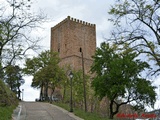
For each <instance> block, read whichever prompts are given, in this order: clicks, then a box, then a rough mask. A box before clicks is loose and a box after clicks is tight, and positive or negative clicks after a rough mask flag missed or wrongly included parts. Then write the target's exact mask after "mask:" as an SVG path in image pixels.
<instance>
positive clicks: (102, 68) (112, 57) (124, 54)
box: [91, 43, 156, 117]
mask: <svg viewBox="0 0 160 120" xmlns="http://www.w3.org/2000/svg"><path fill="white" fill-rule="evenodd" d="M137 56H138V54H137V53H136V52H134V51H133V50H132V49H131V48H129V47H128V45H126V44H125V45H123V46H118V45H116V44H112V45H110V44H108V43H102V44H101V47H100V48H97V50H96V53H95V55H94V56H93V59H94V62H93V65H92V67H91V71H92V72H93V73H96V76H95V78H94V80H93V81H92V86H93V87H94V89H95V92H96V94H97V95H98V96H99V97H100V98H101V99H102V98H103V97H105V96H107V97H108V98H109V99H110V101H111V102H110V105H111V106H112V109H110V112H111V113H110V114H111V115H114V114H116V113H117V112H118V109H119V106H121V105H123V104H127V103H132V101H134V102H136V104H135V105H133V104H132V105H133V106H139V107H141V108H144V106H145V105H151V106H153V104H154V102H155V100H156V98H155V96H156V93H155V91H154V89H155V87H153V86H152V83H151V81H149V80H146V79H144V78H142V77H141V72H143V71H144V70H145V69H146V68H149V65H148V64H147V63H146V62H142V61H140V60H139V59H136V57H137ZM144 86H145V88H144ZM122 99H123V100H122ZM119 100H120V101H121V102H119ZM114 103H115V105H116V107H117V109H116V110H115V111H113V105H114ZM112 117H113V116H112Z"/></svg>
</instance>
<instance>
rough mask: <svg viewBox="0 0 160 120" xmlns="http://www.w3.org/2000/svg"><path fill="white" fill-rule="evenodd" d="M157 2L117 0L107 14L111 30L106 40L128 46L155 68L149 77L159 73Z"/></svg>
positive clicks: (159, 44)
mask: <svg viewBox="0 0 160 120" xmlns="http://www.w3.org/2000/svg"><path fill="white" fill-rule="evenodd" d="M159 11H160V0H118V1H117V2H116V3H115V5H113V6H112V8H111V9H110V11H109V14H110V15H112V18H111V19H110V21H112V22H113V23H114V30H113V31H112V36H111V38H110V39H107V40H111V41H114V42H116V43H117V44H123V43H126V42H127V43H128V44H130V47H132V48H133V49H134V50H135V51H137V52H139V53H141V55H142V54H143V55H145V56H146V57H148V61H152V62H151V63H152V64H153V63H154V64H155V65H156V67H155V66H154V67H152V68H153V70H152V74H157V73H159V71H160V54H159V53H160V47H159V46H160V16H159Z"/></svg>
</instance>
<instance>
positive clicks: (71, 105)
mask: <svg viewBox="0 0 160 120" xmlns="http://www.w3.org/2000/svg"><path fill="white" fill-rule="evenodd" d="M69 77H70V80H71V98H70V112H73V97H72V78H73V73H72V71H70V73H69Z"/></svg>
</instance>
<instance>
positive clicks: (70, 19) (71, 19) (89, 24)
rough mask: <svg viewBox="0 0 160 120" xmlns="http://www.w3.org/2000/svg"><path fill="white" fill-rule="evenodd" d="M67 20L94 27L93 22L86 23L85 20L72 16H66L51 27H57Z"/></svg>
mask: <svg viewBox="0 0 160 120" xmlns="http://www.w3.org/2000/svg"><path fill="white" fill-rule="evenodd" d="M67 21H73V22H76V23H80V24H83V25H86V26H89V27H95V24H91V23H88V22H85V21H82V20H79V19H76V18H72V17H70V16H68V17H67V18H66V19H64V20H62V21H61V22H60V23H58V24H57V25H55V26H54V27H52V29H55V28H57V27H59V26H60V25H62V24H64V23H65V22H67Z"/></svg>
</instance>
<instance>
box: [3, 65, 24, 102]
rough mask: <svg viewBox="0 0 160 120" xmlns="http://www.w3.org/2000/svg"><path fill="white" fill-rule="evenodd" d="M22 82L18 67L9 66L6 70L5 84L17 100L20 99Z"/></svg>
mask: <svg viewBox="0 0 160 120" xmlns="http://www.w3.org/2000/svg"><path fill="white" fill-rule="evenodd" d="M24 82H25V81H24V79H23V78H22V72H21V69H20V67H19V66H13V65H10V66H8V67H7V68H6V71H5V83H7V84H8V85H9V87H10V89H11V90H12V91H13V92H14V93H16V94H17V95H18V99H20V92H21V91H20V86H21V85H23V84H24Z"/></svg>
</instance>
